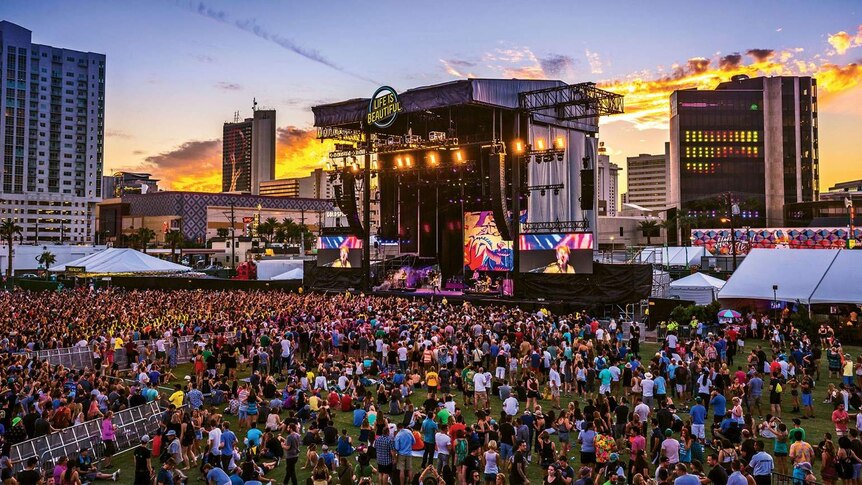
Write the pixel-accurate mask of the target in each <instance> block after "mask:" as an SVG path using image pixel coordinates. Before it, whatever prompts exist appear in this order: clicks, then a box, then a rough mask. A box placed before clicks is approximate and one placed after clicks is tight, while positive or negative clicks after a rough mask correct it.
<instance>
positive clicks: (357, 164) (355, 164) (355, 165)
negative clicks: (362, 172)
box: [352, 158, 359, 172]
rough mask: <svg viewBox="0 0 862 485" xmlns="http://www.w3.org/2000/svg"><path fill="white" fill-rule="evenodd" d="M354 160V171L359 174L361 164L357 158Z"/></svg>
mask: <svg viewBox="0 0 862 485" xmlns="http://www.w3.org/2000/svg"><path fill="white" fill-rule="evenodd" d="M353 160H354V161H353V167H352V168H353V171H354V172H358V171H359V162H357V161H356V159H355V158H354V159H353Z"/></svg>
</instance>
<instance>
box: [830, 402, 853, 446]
mask: <svg viewBox="0 0 862 485" xmlns="http://www.w3.org/2000/svg"><path fill="white" fill-rule="evenodd" d="M849 420H850V415H849V414H847V411H846V410H845V409H844V403H841V404H839V405H838V409H836V410H835V411H832V422H833V423H835V434H836V435H838V437H839V438H840V437H841V436H844V435H846V434H847V422H848V421H849Z"/></svg>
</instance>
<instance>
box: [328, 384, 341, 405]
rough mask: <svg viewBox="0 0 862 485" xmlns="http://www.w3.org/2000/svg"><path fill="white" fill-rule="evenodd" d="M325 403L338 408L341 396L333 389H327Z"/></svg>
mask: <svg viewBox="0 0 862 485" xmlns="http://www.w3.org/2000/svg"><path fill="white" fill-rule="evenodd" d="M326 400H327V403H328V404H329V408H330V409H338V408H339V407H340V406H339V405H340V404H341V396H339V395H338V393H337V392H335V390H334V389H333V390H331V391H329V396H328V397H327V398H326Z"/></svg>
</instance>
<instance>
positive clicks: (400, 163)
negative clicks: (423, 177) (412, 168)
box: [395, 157, 404, 168]
mask: <svg viewBox="0 0 862 485" xmlns="http://www.w3.org/2000/svg"><path fill="white" fill-rule="evenodd" d="M395 163H396V165H398V168H402V167H404V160H403V159H402V158H401V157H395Z"/></svg>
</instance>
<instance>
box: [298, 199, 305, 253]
mask: <svg viewBox="0 0 862 485" xmlns="http://www.w3.org/2000/svg"><path fill="white" fill-rule="evenodd" d="M299 254H301V255H303V256H304V255H305V209H299Z"/></svg>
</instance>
